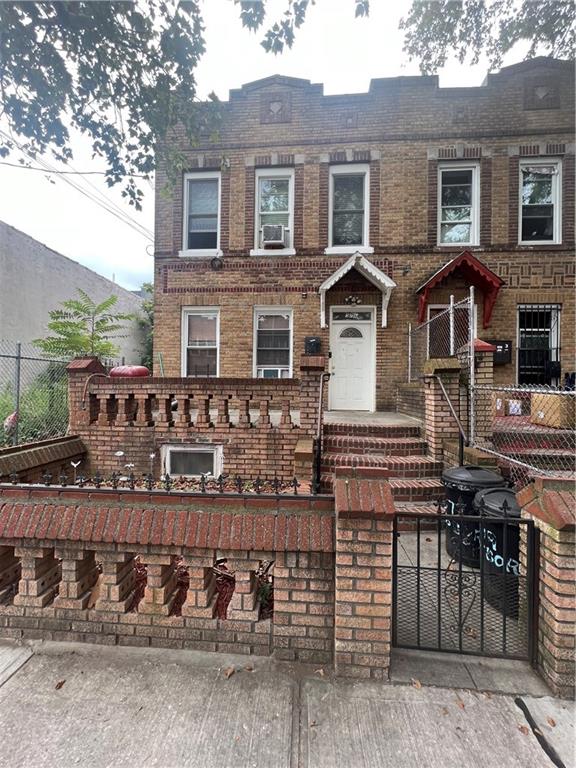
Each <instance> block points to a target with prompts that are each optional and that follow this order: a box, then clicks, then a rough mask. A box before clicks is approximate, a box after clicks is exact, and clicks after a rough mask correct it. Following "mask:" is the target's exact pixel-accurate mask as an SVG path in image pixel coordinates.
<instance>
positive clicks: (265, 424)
mask: <svg viewBox="0 0 576 768" xmlns="http://www.w3.org/2000/svg"><path fill="white" fill-rule="evenodd" d="M258 427H260V428H261V429H270V428H271V427H272V422H271V421H270V404H269V402H268V400H260V416H259V418H258Z"/></svg>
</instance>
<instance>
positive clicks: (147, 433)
mask: <svg viewBox="0 0 576 768" xmlns="http://www.w3.org/2000/svg"><path fill="white" fill-rule="evenodd" d="M323 370H324V358H322V357H302V359H301V363H300V378H299V379H276V380H265V379H220V378H136V379H118V378H113V379H112V378H108V377H106V376H105V370H104V368H103V367H102V366H101V365H100V363H99V362H98V361H97V360H94V359H86V360H76V361H73V363H71V365H70V366H69V377H70V386H69V400H70V428H69V429H70V432H71V433H73V434H76V435H79V436H80V437H81V438H82V439H83V441H84V443H85V444H86V446H87V448H88V465H87V466H86V467H85V468H84V469H85V471H90V470H92V471H94V470H96V469H98V470H100V471H101V472H104V473H106V472H113V471H117V470H118V468H119V462H118V459H117V458H116V457H115V454H117V452H119V451H122V452H123V454H124V456H125V457H126V458H125V461H126V462H129V463H130V464H132V465H133V471H134V472H135V473H136V474H139V473H144V472H150V471H151V470H152V472H153V473H154V474H155V475H156V476H159V475H160V474H161V472H162V465H161V449H162V446H163V445H168V444H187V445H194V444H206V445H220V446H223V461H224V472H225V473H226V474H240V475H244V476H251V477H256V476H260V477H262V478H272V477H274V476H277V477H280V478H282V479H286V478H289V477H291V476H293V475H294V474H295V449H296V447H297V444H298V441H299V440H300V439H301V438H308V439H309V438H310V437H311V436H313V434H314V428H315V423H316V418H317V403H318V387H319V383H320V374H321V373H322V371H323ZM151 454H154V459H153V460H151ZM298 462H299V469H300V470H301V468H302V451H300V455H299V457H298ZM303 479H304V480H306V479H309V478H303Z"/></svg>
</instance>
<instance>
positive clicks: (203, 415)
mask: <svg viewBox="0 0 576 768" xmlns="http://www.w3.org/2000/svg"><path fill="white" fill-rule="evenodd" d="M210 426H211V423H210V398H209V397H201V398H199V399H198V414H197V416H196V429H208V428H209V427H210Z"/></svg>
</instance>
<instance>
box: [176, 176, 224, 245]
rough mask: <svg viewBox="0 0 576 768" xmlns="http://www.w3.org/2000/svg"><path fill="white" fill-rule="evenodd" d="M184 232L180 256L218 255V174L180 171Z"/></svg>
mask: <svg viewBox="0 0 576 768" xmlns="http://www.w3.org/2000/svg"><path fill="white" fill-rule="evenodd" d="M183 219H184V231H183V235H182V251H180V255H181V256H203V255H205V256H215V255H218V254H220V173H219V172H218V171H198V172H194V173H185V174H184V216H183Z"/></svg>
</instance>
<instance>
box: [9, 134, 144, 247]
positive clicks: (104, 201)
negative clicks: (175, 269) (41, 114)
mask: <svg viewBox="0 0 576 768" xmlns="http://www.w3.org/2000/svg"><path fill="white" fill-rule="evenodd" d="M0 135H1V136H3V137H4V138H5V139H8V140H9V141H11V142H12V143H13V144H15V145H16V146H17V147H18V149H19V150H20V152H22V154H23V155H25V156H26V157H27V158H29V159H30V160H33V161H35V162H37V163H38V164H39V165H40V166H42V169H43V170H44V171H45V172H46V173H48V174H51V173H52V174H57V175H60V176H61V178H62V181H64V182H65V183H66V184H68V185H69V186H71V187H72V188H73V189H75V190H76V191H77V192H80V194H81V195H84V197H86V198H88V200H90V201H91V202H93V203H95V204H96V205H98V206H99V207H100V208H102V209H104V210H105V211H108V213H110V214H112V216H114V217H116V218H117V219H119V220H120V221H122V222H123V223H124V224H126V225H127V226H129V227H131V228H132V229H133V230H135V231H136V232H138V234H140V235H142V236H144V237H145V238H147V239H148V240H150V241H151V242H153V241H154V235H153V233H152V232H151V231H150V230H149V229H147V228H146V227H144V226H143V225H142V224H140V222H138V221H136V219H133V218H132V217H131V216H129V215H128V214H127V213H126V212H125V211H124V210H123V209H122V208H121V207H120V206H119V205H117V204H116V203H115V202H114V201H113V200H110V198H108V197H106V195H104V194H103V193H102V192H101V191H100V190H99V189H98V188H97V187H95V186H94V185H93V184H92V183H91V182H90V181H89V180H88V179H84V181H85V183H86V184H87V185H88V186H89V187H91V188H92V189H93V190H94V192H91V191H90V190H88V189H85V188H84V187H82V186H80V184H78V183H77V181H76V180H75V179H71V178H68V176H67V175H65V174H64V173H61V172H59V170H58V169H57V168H54V166H53V165H51V164H50V163H49V162H48V161H46V160H44V159H43V158H41V157H34V156H33V155H31V154H30V153H29V152H28V151H27V150H26V149H25V148H24V147H23V146H22V145H21V144H19V143H18V142H17V141H16V140H15V139H14V138H13V137H12V136H9V135H8V134H6V133H5V132H4V131H3V130H1V129H0ZM5 164H6V163H5ZM16 167H20V168H24V167H26V166H20V165H17V166H16ZM73 173H74V175H79V176H84V174H82V173H80V172H79V171H75V170H74V169H73ZM94 193H95V194H94Z"/></svg>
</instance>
